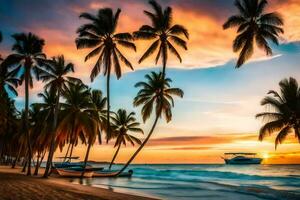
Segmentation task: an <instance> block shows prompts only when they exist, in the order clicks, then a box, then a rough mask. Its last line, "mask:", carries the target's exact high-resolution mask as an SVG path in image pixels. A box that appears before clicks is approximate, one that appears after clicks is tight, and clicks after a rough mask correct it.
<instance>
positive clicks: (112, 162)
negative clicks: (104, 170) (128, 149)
mask: <svg viewBox="0 0 300 200" xmlns="http://www.w3.org/2000/svg"><path fill="white" fill-rule="evenodd" d="M121 144H122V143H120V144H119V146H118V149H117V151H116V153H115V155H114V157H113V159H112V161H111V163H110V164H109V167H108V169H111V166H112V165H113V164H114V161H115V159H116V157H117V155H118V153H119V151H120V147H121Z"/></svg>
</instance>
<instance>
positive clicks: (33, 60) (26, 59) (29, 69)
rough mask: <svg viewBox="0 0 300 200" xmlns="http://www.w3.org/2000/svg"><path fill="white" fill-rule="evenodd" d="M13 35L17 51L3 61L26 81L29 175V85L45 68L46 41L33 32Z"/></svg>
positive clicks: (29, 165) (29, 166)
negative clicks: (44, 50)
mask: <svg viewBox="0 0 300 200" xmlns="http://www.w3.org/2000/svg"><path fill="white" fill-rule="evenodd" d="M12 37H13V38H14V39H15V44H14V45H13V47H12V50H13V51H14V52H15V53H13V54H11V55H9V56H8V57H7V58H6V59H5V61H4V62H3V63H5V66H9V67H10V69H11V71H12V72H13V73H15V74H18V75H19V74H21V77H20V79H21V81H22V82H23V81H25V84H24V87H25V123H26V124H27V128H26V129H25V133H26V135H27V139H28V141H27V143H28V149H29V151H28V172H27V175H31V156H32V149H31V145H30V137H29V133H28V110H29V87H33V77H32V75H35V76H36V78H37V79H38V78H39V74H40V73H41V71H43V70H44V68H43V67H42V66H43V62H44V61H45V59H46V55H45V54H44V53H43V52H42V51H43V46H44V44H45V42H44V40H43V39H41V38H39V37H38V36H36V35H34V34H32V33H28V34H25V33H18V34H14V35H12Z"/></svg>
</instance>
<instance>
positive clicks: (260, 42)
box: [223, 0, 283, 68]
mask: <svg viewBox="0 0 300 200" xmlns="http://www.w3.org/2000/svg"><path fill="white" fill-rule="evenodd" d="M267 4H268V2H267V1H266V0H236V1H235V6H236V7H237V8H238V10H239V14H237V15H233V16H231V17H230V18H229V19H228V20H227V22H225V23H224V25H223V29H228V28H232V27H238V30H237V33H238V35H237V36H236V38H235V40H234V41H233V51H234V52H240V55H239V58H238V61H237V64H236V68H239V67H241V66H242V65H243V64H244V63H245V62H246V61H247V60H248V59H249V58H250V57H251V56H252V54H253V51H254V43H255V42H256V44H257V46H258V47H259V48H261V49H263V50H264V51H265V52H266V54H267V55H272V49H271V47H270V46H269V44H268V40H270V41H272V42H273V43H275V44H277V45H278V37H279V34H280V33H283V29H282V28H281V26H283V19H282V17H281V16H280V15H279V14H278V13H276V12H272V13H264V11H265V8H266V6H267Z"/></svg>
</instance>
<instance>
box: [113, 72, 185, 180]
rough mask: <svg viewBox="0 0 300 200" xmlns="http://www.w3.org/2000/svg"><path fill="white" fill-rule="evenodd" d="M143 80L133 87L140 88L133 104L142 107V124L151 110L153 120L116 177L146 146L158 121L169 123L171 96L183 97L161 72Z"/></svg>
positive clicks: (172, 103) (179, 90) (151, 74)
mask: <svg viewBox="0 0 300 200" xmlns="http://www.w3.org/2000/svg"><path fill="white" fill-rule="evenodd" d="M145 78H146V80H147V81H146V82H138V83H137V84H136V85H135V87H141V90H140V91H139V92H138V94H137V96H136V97H135V98H134V103H133V104H134V106H140V105H142V106H143V107H142V111H141V113H142V117H143V121H144V122H145V121H146V120H148V119H149V118H150V116H151V114H152V112H153V110H154V112H155V120H154V123H153V125H152V127H151V129H150V132H149V134H148V135H147V137H146V139H145V140H144V141H143V143H142V144H141V145H140V146H139V148H138V149H137V151H136V152H135V153H134V154H133V156H132V157H131V158H130V159H129V161H128V162H127V163H126V165H125V166H124V167H123V168H122V169H121V170H120V172H119V173H118V174H117V175H119V174H120V173H122V172H123V171H124V170H125V169H126V168H127V166H128V165H129V164H130V163H131V162H132V161H133V159H134V158H135V157H136V156H137V155H138V153H139V152H140V151H141V150H142V149H143V147H144V146H145V145H146V143H147V142H148V140H149V139H150V137H151V135H152V133H153V131H154V128H155V127H156V124H157V121H158V119H159V118H160V117H161V116H162V115H164V117H165V119H166V121H167V122H169V121H171V119H172V110H171V109H172V107H174V100H173V97H172V96H173V95H175V96H178V97H183V91H182V90H181V89H179V88H171V86H170V83H171V82H172V80H171V79H170V78H165V79H164V78H163V77H162V72H160V73H156V72H151V73H150V74H147V75H145Z"/></svg>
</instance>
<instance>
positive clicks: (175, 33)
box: [134, 0, 189, 75]
mask: <svg viewBox="0 0 300 200" xmlns="http://www.w3.org/2000/svg"><path fill="white" fill-rule="evenodd" d="M149 4H150V5H151V6H152V8H153V11H154V12H150V11H144V13H145V15H147V16H148V17H149V18H150V20H151V25H143V26H142V27H140V29H139V30H138V31H136V32H134V37H135V38H137V39H145V40H154V42H153V43H152V44H151V46H150V47H149V48H148V49H147V51H146V52H145V53H144V54H143V56H142V57H141V58H140V60H139V63H141V62H143V61H144V60H145V59H146V58H148V57H150V56H151V55H152V54H153V53H154V52H155V51H156V50H158V52H157V54H156V58H155V62H156V64H157V62H158V61H159V59H160V58H161V59H162V64H163V70H162V71H163V75H165V69H166V64H167V59H168V52H170V53H172V54H174V55H175V56H176V57H177V58H178V59H179V61H180V62H182V59H181V56H180V54H179V53H178V51H177V49H176V48H175V45H177V46H179V47H181V48H183V49H185V50H187V44H186V41H185V40H184V39H182V37H181V36H184V37H185V38H186V39H188V38H189V33H188V31H187V29H186V28H185V27H184V26H182V25H179V24H174V25H173V24H172V8H171V7H167V8H166V9H164V10H163V9H162V7H161V6H160V5H159V4H158V3H157V2H156V1H153V0H151V1H149Z"/></svg>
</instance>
